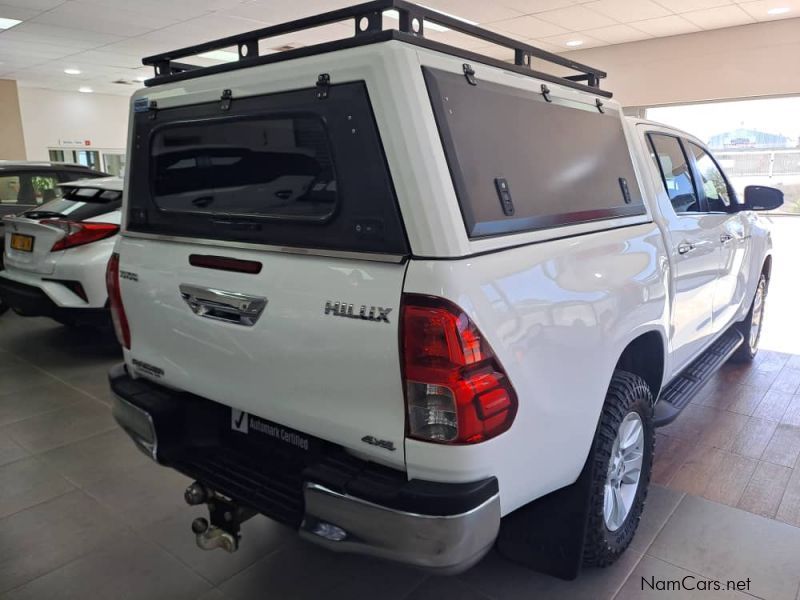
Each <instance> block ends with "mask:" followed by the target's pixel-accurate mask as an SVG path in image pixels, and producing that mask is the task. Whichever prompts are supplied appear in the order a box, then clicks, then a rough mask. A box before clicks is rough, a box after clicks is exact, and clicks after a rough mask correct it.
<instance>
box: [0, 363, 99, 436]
mask: <svg viewBox="0 0 800 600" xmlns="http://www.w3.org/2000/svg"><path fill="white" fill-rule="evenodd" d="M0 379H2V375H0ZM51 381H52V383H45V384H42V385H37V386H36V387H32V388H29V389H25V390H20V391H17V392H12V393H10V394H3V395H2V396H0V426H2V425H8V424H9V423H15V422H16V421H22V420H23V419H28V418H30V417H35V416H37V415H41V414H43V413H47V412H51V411H54V410H57V409H59V408H66V407H67V406H70V405H72V404H75V403H76V402H80V401H81V400H86V399H87V398H86V394H84V393H82V392H79V391H77V390H74V389H72V388H70V387H67V386H66V385H64V384H63V383H61V382H59V381H55V380H51Z"/></svg>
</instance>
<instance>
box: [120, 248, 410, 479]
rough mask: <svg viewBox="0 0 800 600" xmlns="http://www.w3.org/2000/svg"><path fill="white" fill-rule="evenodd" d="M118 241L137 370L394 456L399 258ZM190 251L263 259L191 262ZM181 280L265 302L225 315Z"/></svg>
mask: <svg viewBox="0 0 800 600" xmlns="http://www.w3.org/2000/svg"><path fill="white" fill-rule="evenodd" d="M118 251H119V255H120V275H121V289H122V298H123V304H124V307H125V312H126V315H127V318H128V322H129V324H130V328H131V332H132V340H131V350H130V353H129V355H128V359H129V360H128V363H129V366H132V367H133V371H134V374H135V375H137V376H141V377H146V378H149V379H152V380H154V381H157V382H158V383H161V384H163V385H167V386H170V387H175V388H178V389H181V390H186V391H188V392H192V393H194V394H197V395H199V396H203V397H205V398H208V399H211V400H214V401H217V402H220V403H223V404H226V405H229V406H231V407H234V408H235V409H239V410H242V411H245V412H247V413H251V414H253V415H255V416H258V417H261V418H262V419H266V420H268V421H272V422H274V423H276V424H279V425H282V426H285V427H289V428H293V429H295V430H298V431H300V432H303V433H306V434H310V435H313V436H316V437H319V438H322V439H325V440H328V441H331V442H334V443H338V444H341V445H342V446H345V447H347V448H349V449H351V450H353V451H355V452H357V453H359V454H361V455H363V456H364V457H367V458H370V459H372V460H375V461H378V462H381V463H384V464H387V465H394V466H403V464H404V454H403V439H404V435H405V407H404V399H403V390H402V383H401V373H400V358H399V350H398V320H399V303H400V296H401V291H402V285H403V278H404V275H405V269H406V265H405V263H403V264H399V263H391V262H378V261H363V260H356V259H350V258H328V257H321V256H310V255H301V254H290V253H281V252H261V251H256V250H242V249H230V248H212V247H208V246H203V245H198V244H194V243H190V242H188V241H186V242H182V243H177V242H172V241H153V240H148V241H147V242H146V243H142V242H141V240H137V239H135V238H132V237H123V238H122V239H121V240H120V244H119V246H118ZM191 255H194V256H195V257H197V256H204V257H207V256H209V255H214V256H221V257H225V258H233V259H238V260H245V261H255V262H257V263H260V264H261V265H262V268H261V270H260V272H259V273H242V272H234V271H230V270H220V269H214V268H204V267H198V266H192V265H191V264H190V256H191ZM194 262H197V261H196V260H194ZM181 286H183V290H184V294H183V295H182V293H181ZM186 290H190V291H191V290H194V291H192V292H191V294H189V296H191V295H192V294H197V293H199V292H197V290H206V291H210V292H211V293H212V294H217V293H220V292H222V293H225V292H229V293H233V294H241V295H245V296H247V297H251V298H258V299H264V300H265V302H266V305H265V307H264V308H263V311H262V312H261V313H260V315H258V316H257V317H252V318H250V317H248V318H246V319H243V320H241V321H240V322H234V321H235V320H238V319H235V320H233V321H229V320H227V316H226V313H224V311H223V312H220V311H216V310H214V309H213V305H211V306H212V309H211V310H207V309H208V306H209V305H208V304H206V306H205V308H201V309H199V310H197V312H195V310H193V309H192V307H191V306H190V303H191V301H192V297H187V294H186V293H185V292H186ZM337 303H339V305H338V307H337ZM345 305H347V306H345ZM349 305H352V309H350V310H348V309H349V308H350V307H349ZM362 306H364V307H365V309H364V311H363V314H364V317H361V316H360V312H361V307H362ZM372 307H375V308H374V310H373V309H372ZM378 307H381V308H382V309H383V311H384V313H383V314H384V315H385V318H380V314H381V312H379V311H378ZM196 308H197V307H196ZM326 308H327V312H326ZM337 309H338V310H337ZM387 309H389V310H388V313H387V312H385V311H386V310H387ZM204 311H206V312H205V314H203V313H204ZM340 313H344V314H340ZM348 313H349V314H351V315H352V316H351V317H349V318H348V317H347V316H345V315H347V314H348ZM370 317H372V318H370ZM251 322H252V324H250V323H251ZM232 426H234V423H233V422H232Z"/></svg>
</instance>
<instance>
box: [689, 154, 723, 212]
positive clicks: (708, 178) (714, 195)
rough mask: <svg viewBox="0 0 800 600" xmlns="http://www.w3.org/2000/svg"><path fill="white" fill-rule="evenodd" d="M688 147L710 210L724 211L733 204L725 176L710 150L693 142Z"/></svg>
mask: <svg viewBox="0 0 800 600" xmlns="http://www.w3.org/2000/svg"><path fill="white" fill-rule="evenodd" d="M688 147H689V151H690V152H691V153H692V154H693V155H694V160H695V163H696V164H697V170H698V171H699V173H700V184H701V185H702V186H703V193H704V194H705V196H706V200H708V208H709V210H712V211H720V212H724V211H725V210H726V209H727V208H728V207H729V206H730V205H731V193H730V190H729V189H728V182H727V181H726V179H725V176H724V175H723V174H722V171H721V170H720V169H719V167H718V166H717V163H715V162H714V159H713V158H711V156H710V155H709V154H708V152H706V151H705V150H703V149H702V148H701V147H700V146H698V145H697V144H693V143H691V142H689V143H688Z"/></svg>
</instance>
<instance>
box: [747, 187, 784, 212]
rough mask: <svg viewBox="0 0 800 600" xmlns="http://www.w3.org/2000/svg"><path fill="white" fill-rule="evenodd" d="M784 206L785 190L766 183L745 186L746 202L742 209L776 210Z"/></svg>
mask: <svg viewBox="0 0 800 600" xmlns="http://www.w3.org/2000/svg"><path fill="white" fill-rule="evenodd" d="M781 206H783V192H782V191H780V190H776V189H775V188H771V187H766V186H764V185H748V186H747V187H746V188H744V204H743V205H742V207H741V209H740V210H775V209H776V208H779V207H781Z"/></svg>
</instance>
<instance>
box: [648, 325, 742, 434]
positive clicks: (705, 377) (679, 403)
mask: <svg viewBox="0 0 800 600" xmlns="http://www.w3.org/2000/svg"><path fill="white" fill-rule="evenodd" d="M742 342H744V336H743V335H742V334H741V333H740V332H739V331H738V330H737V329H735V328H734V327H731V328H730V329H728V331H726V332H725V333H723V334H722V335H721V336H720V337H719V339H718V340H717V341H716V342H714V343H713V344H711V346H710V347H709V348H708V349H707V350H706V351H705V352H703V354H701V355H700V356H699V357H698V358H697V359H695V361H694V362H693V363H692V364H690V365H689V366H688V367H686V368H685V369H684V370H683V371H681V373H680V374H679V375H678V376H677V377H676V378H675V379H673V380H672V381H670V382H669V385H667V387H665V388H664V389H663V390H662V391H661V395H660V396H659V398H658V402H657V403H656V409H655V415H654V421H655V426H656V427H663V426H664V425H668V424H670V423H672V422H673V421H674V420H675V419H676V418H677V417H678V415H679V414H681V411H682V410H683V409H684V408H686V406H687V405H688V404H689V402H691V400H692V398H694V396H695V394H697V392H699V391H700V389H701V388H702V387H703V386H704V385H705V384H706V383H708V381H709V379H711V378H712V377H713V376H714V373H716V372H717V370H718V369H719V368H720V367H721V366H722V365H723V364H724V363H725V361H727V360H728V359H729V358H730V357H731V355H732V354H733V353H734V352H736V349H737V348H738V347H739V346H741V345H742Z"/></svg>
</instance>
